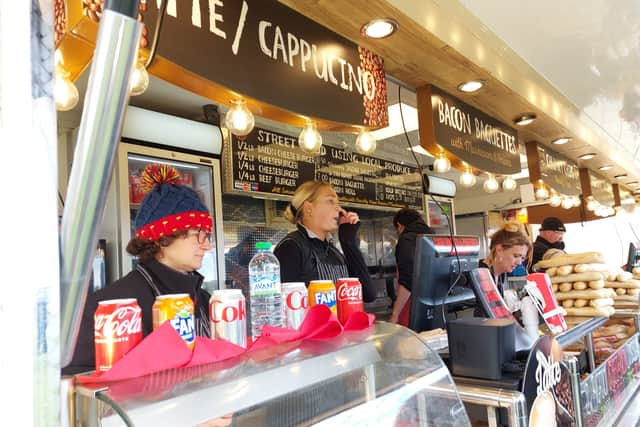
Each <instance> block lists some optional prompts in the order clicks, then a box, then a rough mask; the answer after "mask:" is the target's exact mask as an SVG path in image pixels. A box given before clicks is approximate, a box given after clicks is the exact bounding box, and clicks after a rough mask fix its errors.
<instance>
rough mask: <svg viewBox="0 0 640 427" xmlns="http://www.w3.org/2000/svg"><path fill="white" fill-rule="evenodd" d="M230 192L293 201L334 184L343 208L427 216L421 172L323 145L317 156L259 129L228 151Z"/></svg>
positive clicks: (295, 141) (234, 140)
mask: <svg viewBox="0 0 640 427" xmlns="http://www.w3.org/2000/svg"><path fill="white" fill-rule="evenodd" d="M225 168H226V171H225V179H226V183H225V184H226V185H225V190H226V191H228V192H236V193H237V192H250V193H268V194H280V195H292V194H293V193H294V192H295V190H296V188H298V186H299V185H300V184H302V183H304V182H306V181H310V180H317V181H323V182H329V183H331V185H332V186H333V188H334V189H335V191H336V193H337V194H338V197H339V198H340V201H341V202H347V203H357V204H361V205H370V206H382V207H390V208H401V207H405V206H408V207H411V208H414V209H418V210H422V190H421V188H422V187H421V184H420V175H419V173H418V168H416V167H412V166H406V165H403V164H400V163H397V162H391V161H388V160H383V159H379V158H376V157H371V156H364V155H361V154H358V153H355V152H352V151H347V150H344V149H342V148H336V147H330V146H327V145H323V146H322V148H321V151H320V153H319V154H318V155H316V156H311V155H308V154H305V153H304V152H303V151H302V150H301V149H300V148H299V147H298V138H297V137H293V136H290V135H285V134H282V133H279V132H274V131H271V130H268V129H262V128H257V127H256V128H254V130H253V131H252V132H251V133H250V134H249V135H248V136H247V137H246V139H238V138H236V137H233V138H232V139H231V141H230V144H227V146H226V147H225Z"/></svg>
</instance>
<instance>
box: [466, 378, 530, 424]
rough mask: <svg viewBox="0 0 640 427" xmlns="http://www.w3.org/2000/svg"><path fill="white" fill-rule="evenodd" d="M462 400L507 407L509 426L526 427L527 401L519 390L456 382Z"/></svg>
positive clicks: (476, 403) (474, 403)
mask: <svg viewBox="0 0 640 427" xmlns="http://www.w3.org/2000/svg"><path fill="white" fill-rule="evenodd" d="M456 388H457V389H458V395H459V396H460V400H462V401H463V402H465V403H470V404H472V405H478V406H485V407H492V408H506V409H507V416H508V421H509V426H515V427H525V426H526V425H527V423H528V420H527V401H526V399H525V398H524V394H522V393H521V392H519V391H511V390H503V389H489V388H483V387H474V386H467V385H464V384H456Z"/></svg>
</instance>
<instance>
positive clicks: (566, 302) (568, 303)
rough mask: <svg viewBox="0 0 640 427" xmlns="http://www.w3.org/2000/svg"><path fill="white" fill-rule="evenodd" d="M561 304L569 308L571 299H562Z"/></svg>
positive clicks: (571, 302)
mask: <svg viewBox="0 0 640 427" xmlns="http://www.w3.org/2000/svg"><path fill="white" fill-rule="evenodd" d="M562 306H563V307H564V308H571V307H573V300H572V299H566V300H564V301H562Z"/></svg>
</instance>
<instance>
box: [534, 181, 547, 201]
mask: <svg viewBox="0 0 640 427" xmlns="http://www.w3.org/2000/svg"><path fill="white" fill-rule="evenodd" d="M535 195H536V199H538V200H545V199H548V198H549V190H547V187H545V186H544V184H542V185H541V186H540V187H538V189H537V190H536V193H535Z"/></svg>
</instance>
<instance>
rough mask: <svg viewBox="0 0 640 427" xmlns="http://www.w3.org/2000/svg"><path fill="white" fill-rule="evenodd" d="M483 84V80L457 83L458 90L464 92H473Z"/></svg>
mask: <svg viewBox="0 0 640 427" xmlns="http://www.w3.org/2000/svg"><path fill="white" fill-rule="evenodd" d="M483 86H484V81H483V80H469V81H468V82H463V83H460V84H459V85H458V90H459V91H461V92H465V93H471V92H475V91H477V90H479V89H481V88H482V87H483Z"/></svg>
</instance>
